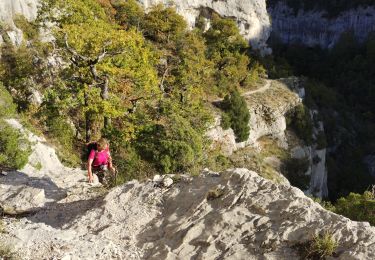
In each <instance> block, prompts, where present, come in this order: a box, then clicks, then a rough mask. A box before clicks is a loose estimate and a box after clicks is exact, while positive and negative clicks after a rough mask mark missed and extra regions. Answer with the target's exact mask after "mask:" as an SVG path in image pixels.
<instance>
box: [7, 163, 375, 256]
mask: <svg viewBox="0 0 375 260" xmlns="http://www.w3.org/2000/svg"><path fill="white" fill-rule="evenodd" d="M3 221H4V222H5V224H6V231H7V232H6V233H0V243H3V244H12V245H14V248H15V250H18V251H19V253H20V254H22V258H23V259H45V258H47V259H218V258H223V259H259V258H265V259H298V258H299V255H298V249H297V248H298V245H299V244H300V243H304V242H307V241H310V240H311V239H312V238H313V236H314V235H317V234H323V233H324V232H331V233H332V235H333V238H334V239H335V240H336V241H337V242H338V248H337V250H336V257H337V258H339V259H374V257H375V247H374V245H375V228H374V227H371V226H370V225H369V224H368V223H366V222H354V221H351V220H349V219H347V218H345V217H342V216H339V215H337V214H334V213H331V212H329V211H327V210H325V209H323V208H322V207H321V206H320V205H319V204H317V203H315V202H313V201H312V200H311V199H310V198H307V197H306V196H305V195H304V194H303V193H302V192H301V191H300V190H299V189H297V188H294V187H291V186H289V185H278V184H275V183H273V182H271V181H268V180H265V179H263V178H262V177H260V176H259V175H258V174H256V173H255V172H252V171H249V170H246V169H232V170H228V171H225V172H221V173H216V174H209V175H206V174H202V175H200V176H198V177H195V178H190V179H181V180H180V181H179V182H178V183H175V184H173V185H172V186H170V187H169V188H165V187H161V188H160V187H155V183H154V182H153V181H151V180H150V181H146V182H143V183H139V182H137V181H132V182H129V183H127V184H125V185H123V186H121V187H117V188H115V189H113V190H112V191H110V192H109V193H108V194H107V195H106V196H105V197H103V198H98V199H95V200H81V201H75V202H73V203H60V204H56V205H55V206H54V207H50V208H48V209H47V210H43V211H40V212H38V213H36V214H35V215H32V216H28V217H24V218H20V219H17V220H15V219H4V220H3Z"/></svg>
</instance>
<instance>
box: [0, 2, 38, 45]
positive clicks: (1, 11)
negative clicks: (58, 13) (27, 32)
mask: <svg viewBox="0 0 375 260" xmlns="http://www.w3.org/2000/svg"><path fill="white" fill-rule="evenodd" d="M37 10H38V0H0V24H2V25H3V26H1V27H2V28H0V32H1V31H3V32H2V33H6V34H7V35H8V37H9V38H10V39H11V41H12V42H13V43H15V44H17V45H19V44H20V43H21V42H22V32H21V31H20V30H19V29H18V28H17V27H16V26H15V24H14V18H15V16H16V15H23V16H24V17H25V18H26V19H28V20H33V19H35V18H36V15H37ZM1 29H3V30H1ZM2 41H3V36H2V35H0V43H1V42H2Z"/></svg>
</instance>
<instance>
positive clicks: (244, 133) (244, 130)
mask: <svg viewBox="0 0 375 260" xmlns="http://www.w3.org/2000/svg"><path fill="white" fill-rule="evenodd" d="M221 108H222V109H223V111H224V113H225V114H226V115H225V116H223V118H224V120H226V121H228V118H229V119H230V120H229V121H230V127H231V128H232V129H233V131H234V134H235V135H236V141H237V142H243V141H245V140H247V138H248V137H249V134H250V127H249V120H250V112H249V108H248V107H247V103H246V100H245V99H244V97H242V96H241V94H240V92H238V90H234V91H231V93H230V95H226V96H225V97H224V100H223V102H222V104H221ZM227 123H228V122H225V121H224V126H225V124H227Z"/></svg>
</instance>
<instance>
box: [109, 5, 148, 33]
mask: <svg viewBox="0 0 375 260" xmlns="http://www.w3.org/2000/svg"><path fill="white" fill-rule="evenodd" d="M113 5H114V8H115V9H116V15H115V19H116V21H117V22H118V23H119V24H120V25H122V26H124V27H130V26H134V27H137V28H138V27H140V26H141V23H142V22H143V19H144V16H145V13H144V10H143V9H142V7H141V6H140V5H139V4H138V3H137V1H135V0H126V1H117V2H115V3H114V4H113Z"/></svg>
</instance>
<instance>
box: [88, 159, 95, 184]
mask: <svg viewBox="0 0 375 260" xmlns="http://www.w3.org/2000/svg"><path fill="white" fill-rule="evenodd" d="M93 161H94V160H93V159H89V160H88V161H87V175H88V177H89V183H92V182H93V181H94V177H93V176H92V162H93Z"/></svg>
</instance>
